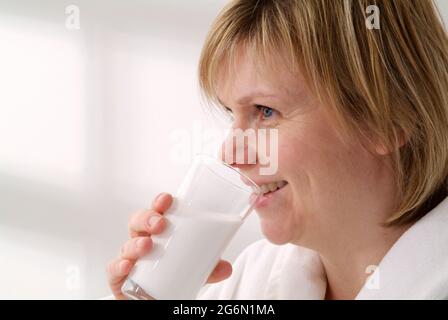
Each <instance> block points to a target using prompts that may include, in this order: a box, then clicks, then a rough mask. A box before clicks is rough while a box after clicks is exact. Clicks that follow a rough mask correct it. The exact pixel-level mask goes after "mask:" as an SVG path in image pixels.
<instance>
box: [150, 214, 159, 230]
mask: <svg viewBox="0 0 448 320" xmlns="http://www.w3.org/2000/svg"><path fill="white" fill-rule="evenodd" d="M161 218H162V217H160V216H151V217H150V218H149V219H148V224H149V226H150V227H151V228H154V227H155V226H156V225H157V223H158V222H159V221H160V219H161Z"/></svg>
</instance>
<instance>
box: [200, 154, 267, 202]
mask: <svg viewBox="0 0 448 320" xmlns="http://www.w3.org/2000/svg"><path fill="white" fill-rule="evenodd" d="M195 157H199V158H206V159H209V160H213V161H215V162H216V163H219V164H222V165H224V166H226V167H227V168H229V169H231V170H232V171H234V172H236V173H237V174H239V175H241V176H243V177H244V178H246V179H247V180H248V181H249V182H250V183H251V184H252V186H253V187H255V189H256V192H254V193H256V194H257V195H260V194H261V188H260V186H259V185H258V184H257V183H256V182H255V181H253V180H252V179H251V178H249V177H248V176H247V175H246V174H244V173H242V172H241V171H239V170H237V169H235V168H234V167H232V166H231V165H229V164H228V163H226V162H224V161H222V160H220V159H218V158H215V157H213V156H211V155H209V154H205V153H196V154H195ZM227 181H229V180H227ZM229 182H230V183H231V184H233V185H234V186H236V187H238V188H241V187H240V186H238V185H237V184H235V183H234V182H232V181H229ZM243 183H244V182H243ZM243 190H244V189H243ZM244 191H246V190H244ZM252 191H253V190H252Z"/></svg>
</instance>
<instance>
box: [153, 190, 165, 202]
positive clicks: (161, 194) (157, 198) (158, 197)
mask: <svg viewBox="0 0 448 320" xmlns="http://www.w3.org/2000/svg"><path fill="white" fill-rule="evenodd" d="M164 194H165V192H162V193H159V195H158V196H157V197H156V199H155V200H154V202H155V203H157V201H159V199H160V198H161V197H162V196H163V195H164Z"/></svg>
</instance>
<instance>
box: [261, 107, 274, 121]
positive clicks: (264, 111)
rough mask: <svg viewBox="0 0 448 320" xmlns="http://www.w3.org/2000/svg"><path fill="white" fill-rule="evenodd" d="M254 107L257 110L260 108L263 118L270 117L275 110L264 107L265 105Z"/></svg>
mask: <svg viewBox="0 0 448 320" xmlns="http://www.w3.org/2000/svg"><path fill="white" fill-rule="evenodd" d="M256 107H257V108H258V110H260V112H261V116H262V117H263V119H268V118H272V115H273V114H274V112H275V110H274V109H272V108H269V107H266V106H260V105H257V106H256Z"/></svg>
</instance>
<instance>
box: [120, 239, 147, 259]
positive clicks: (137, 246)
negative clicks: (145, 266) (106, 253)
mask: <svg viewBox="0 0 448 320" xmlns="http://www.w3.org/2000/svg"><path fill="white" fill-rule="evenodd" d="M151 248H152V240H151V238H150V237H136V238H133V239H130V240H128V241H127V242H126V243H125V244H124V245H123V246H122V247H121V259H127V260H137V259H138V258H140V257H142V256H144V255H145V254H147V253H148V252H149V251H150V250H151Z"/></svg>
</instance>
